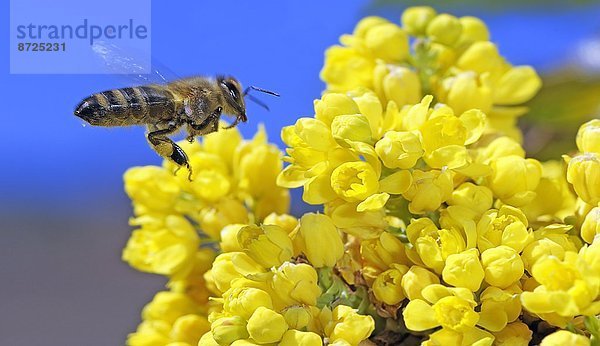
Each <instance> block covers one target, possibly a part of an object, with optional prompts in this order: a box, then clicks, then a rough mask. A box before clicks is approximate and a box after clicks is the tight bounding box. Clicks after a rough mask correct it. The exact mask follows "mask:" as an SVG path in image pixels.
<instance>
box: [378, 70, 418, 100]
mask: <svg viewBox="0 0 600 346" xmlns="http://www.w3.org/2000/svg"><path fill="white" fill-rule="evenodd" d="M373 82H374V87H375V92H377V95H378V96H379V98H380V99H381V101H382V103H383V104H387V103H388V102H389V101H394V102H395V103H396V106H398V107H402V106H404V105H411V104H415V103H418V102H419V101H420V100H421V81H420V80H419V76H418V75H417V73H416V72H415V71H413V70H412V69H409V68H407V67H404V66H396V65H390V64H386V63H384V62H383V61H379V62H378V63H377V66H376V67H375V71H374V81H373Z"/></svg>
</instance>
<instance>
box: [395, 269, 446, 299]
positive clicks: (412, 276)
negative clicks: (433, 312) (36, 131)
mask: <svg viewBox="0 0 600 346" xmlns="http://www.w3.org/2000/svg"><path fill="white" fill-rule="evenodd" d="M439 283H440V279H439V278H438V276H437V275H435V274H434V273H432V272H430V271H429V270H427V269H425V268H423V267H420V266H412V267H410V269H409V270H408V272H406V274H404V276H402V283H401V284H402V289H403V290H404V293H405V294H406V297H407V298H408V299H409V300H415V299H425V298H423V295H422V294H421V291H423V289H424V288H425V287H427V286H429V285H433V284H439Z"/></svg>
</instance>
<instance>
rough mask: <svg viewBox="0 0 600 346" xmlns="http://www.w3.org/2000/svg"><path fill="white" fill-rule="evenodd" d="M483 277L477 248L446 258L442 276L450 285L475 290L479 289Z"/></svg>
mask: <svg viewBox="0 0 600 346" xmlns="http://www.w3.org/2000/svg"><path fill="white" fill-rule="evenodd" d="M483 277H484V273H483V267H482V266H481V262H480V261H479V251H477V249H469V250H466V251H463V252H461V253H458V254H452V255H450V256H448V258H446V265H445V266H444V270H443V271H442V278H443V279H444V281H445V282H447V283H449V284H450V285H452V286H455V287H464V288H468V289H469V290H471V291H473V292H475V291H477V290H479V287H480V286H481V282H482V281H483Z"/></svg>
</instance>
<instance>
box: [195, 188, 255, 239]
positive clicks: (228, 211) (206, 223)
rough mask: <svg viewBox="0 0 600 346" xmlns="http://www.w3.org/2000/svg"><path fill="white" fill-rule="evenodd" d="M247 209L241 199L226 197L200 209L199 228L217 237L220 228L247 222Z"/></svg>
mask: <svg viewBox="0 0 600 346" xmlns="http://www.w3.org/2000/svg"><path fill="white" fill-rule="evenodd" d="M248 221H249V220H248V210H247V209H246V207H245V206H244V204H243V203H242V201H240V200H238V199H235V198H231V197H226V198H223V199H222V200H220V201H219V202H217V203H215V204H213V205H212V207H211V208H209V207H206V208H203V209H202V210H201V211H200V215H199V216H198V223H200V229H202V231H203V232H204V233H206V234H208V235H209V236H211V237H212V238H213V239H218V238H219V235H220V233H221V230H222V229H223V228H224V227H225V226H227V225H231V224H248Z"/></svg>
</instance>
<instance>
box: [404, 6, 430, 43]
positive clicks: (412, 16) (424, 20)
mask: <svg viewBox="0 0 600 346" xmlns="http://www.w3.org/2000/svg"><path fill="white" fill-rule="evenodd" d="M436 14H437V13H436V12H435V10H434V9H433V8H431V7H429V6H414V7H409V8H407V9H406V10H404V12H403V13H402V27H403V28H404V30H406V31H408V33H409V34H411V35H413V36H421V35H423V34H425V30H426V29H427V25H428V24H429V22H430V21H431V20H432V19H433V18H434V17H435V15H436Z"/></svg>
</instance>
